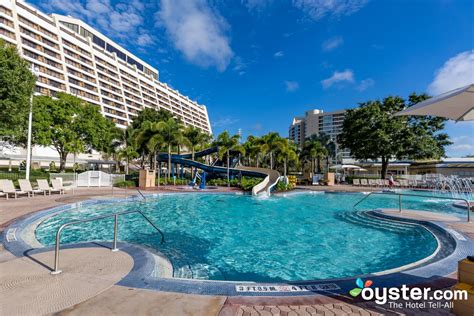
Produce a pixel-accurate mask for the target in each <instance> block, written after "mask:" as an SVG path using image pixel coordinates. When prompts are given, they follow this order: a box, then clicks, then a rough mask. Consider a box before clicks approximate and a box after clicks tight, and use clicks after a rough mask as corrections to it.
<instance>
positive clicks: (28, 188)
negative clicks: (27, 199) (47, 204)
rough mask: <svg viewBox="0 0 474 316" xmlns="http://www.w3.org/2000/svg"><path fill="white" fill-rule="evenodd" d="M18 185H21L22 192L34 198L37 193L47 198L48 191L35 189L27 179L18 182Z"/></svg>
mask: <svg viewBox="0 0 474 316" xmlns="http://www.w3.org/2000/svg"><path fill="white" fill-rule="evenodd" d="M18 183H19V184H20V190H21V191H24V192H28V193H30V194H31V195H32V196H35V193H38V194H39V193H43V194H44V196H46V191H44V190H41V189H33V187H32V186H31V182H30V180H26V179H20V180H18Z"/></svg>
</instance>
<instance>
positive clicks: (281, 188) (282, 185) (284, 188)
mask: <svg viewBox="0 0 474 316" xmlns="http://www.w3.org/2000/svg"><path fill="white" fill-rule="evenodd" d="M294 187H295V186H294V185H293V184H291V183H288V184H286V183H285V182H283V181H278V183H277V184H276V186H275V190H276V191H278V192H282V191H290V190H293V189H294Z"/></svg>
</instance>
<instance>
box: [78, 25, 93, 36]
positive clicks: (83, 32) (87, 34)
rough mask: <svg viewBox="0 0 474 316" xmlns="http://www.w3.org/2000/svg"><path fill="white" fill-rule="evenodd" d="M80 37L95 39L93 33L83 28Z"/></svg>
mask: <svg viewBox="0 0 474 316" xmlns="http://www.w3.org/2000/svg"><path fill="white" fill-rule="evenodd" d="M79 34H80V35H82V36H84V37H86V38H87V37H90V38H92V39H93V38H94V34H92V33H91V32H89V31H88V30H86V29H85V28H83V27H81V30H80V32H79Z"/></svg>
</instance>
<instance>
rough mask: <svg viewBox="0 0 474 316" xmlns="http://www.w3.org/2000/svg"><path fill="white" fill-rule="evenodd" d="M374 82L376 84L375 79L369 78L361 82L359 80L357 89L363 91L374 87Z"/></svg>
mask: <svg viewBox="0 0 474 316" xmlns="http://www.w3.org/2000/svg"><path fill="white" fill-rule="evenodd" d="M374 84H375V80H374V79H372V78H367V79H364V80H361V82H359V84H358V85H357V87H356V89H357V90H359V91H361V92H362V91H365V90H367V89H368V88H370V87H372V86H373V85H374Z"/></svg>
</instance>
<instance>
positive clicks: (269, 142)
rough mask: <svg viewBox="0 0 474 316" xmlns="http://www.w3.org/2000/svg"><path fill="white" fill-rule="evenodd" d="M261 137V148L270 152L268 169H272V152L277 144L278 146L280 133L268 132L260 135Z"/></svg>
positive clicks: (276, 147)
mask: <svg viewBox="0 0 474 316" xmlns="http://www.w3.org/2000/svg"><path fill="white" fill-rule="evenodd" d="M262 139H263V142H264V146H262V149H264V151H266V152H268V153H270V169H273V164H274V161H273V160H274V157H273V156H274V152H275V150H277V149H278V146H279V144H280V142H281V140H282V138H281V137H280V134H278V133H276V132H271V133H268V134H267V135H264V136H263V137H262Z"/></svg>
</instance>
